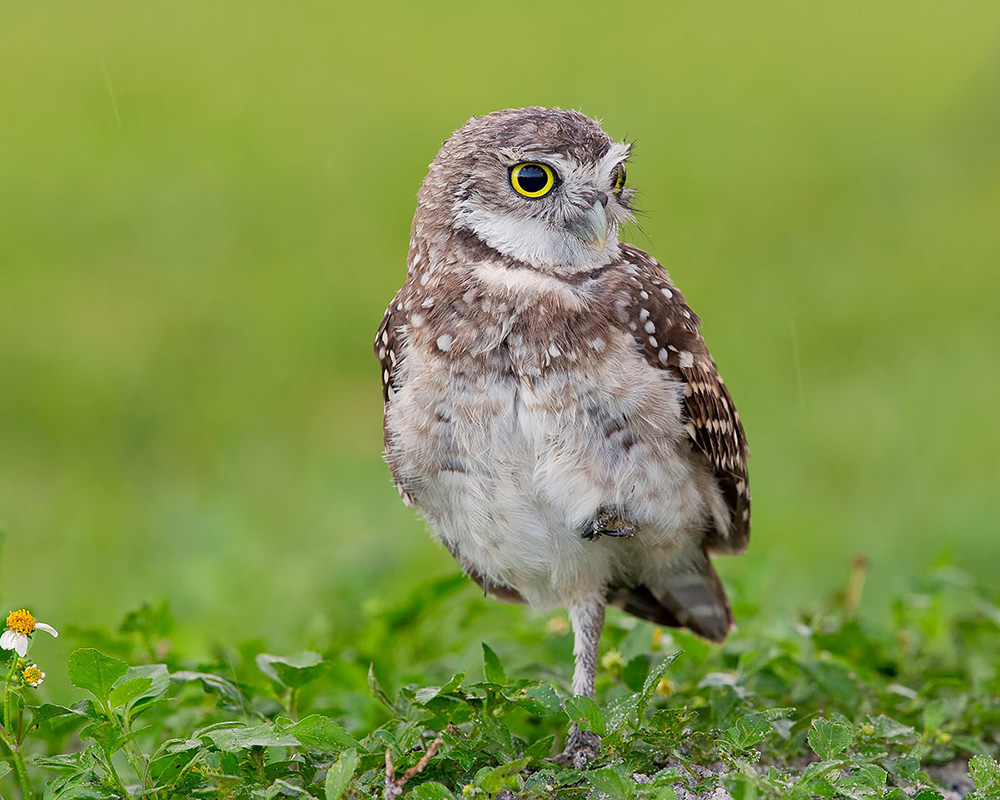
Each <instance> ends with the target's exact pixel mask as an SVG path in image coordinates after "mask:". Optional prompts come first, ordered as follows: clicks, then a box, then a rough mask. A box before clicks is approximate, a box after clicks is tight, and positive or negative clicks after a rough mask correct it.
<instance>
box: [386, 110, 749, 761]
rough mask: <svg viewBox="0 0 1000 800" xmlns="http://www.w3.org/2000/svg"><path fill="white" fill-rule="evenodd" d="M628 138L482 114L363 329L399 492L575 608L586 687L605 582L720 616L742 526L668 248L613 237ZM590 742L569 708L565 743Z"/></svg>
mask: <svg viewBox="0 0 1000 800" xmlns="http://www.w3.org/2000/svg"><path fill="white" fill-rule="evenodd" d="M629 149H630V148H629V145H627V144H624V143H621V142H617V141H615V140H613V139H612V138H611V137H610V136H608V135H607V134H606V133H605V132H604V131H603V130H602V129H601V127H600V125H599V124H598V123H597V122H595V121H594V120H592V119H590V118H589V117H587V116H585V115H583V114H581V113H579V112H576V111H564V110H561V109H547V108H523V109H513V110H505V111H497V112H495V113H492V114H488V115H486V116H482V117H473V118H472V119H470V120H469V121H468V122H467V123H465V125H463V126H462V127H461V128H459V129H458V130H457V131H456V132H455V133H454V134H453V135H452V136H451V137H450V138H449V139H448V140H447V141H446V142H445V143H444V145H443V146H442V147H441V150H440V152H439V153H438V154H437V156H436V158H435V159H434V161H433V162H432V163H431V165H430V168H429V171H428V173H427V177H426V178H425V179H424V182H423V184H422V186H421V188H420V191H419V194H418V202H417V209H416V213H415V215H414V218H413V228H412V236H411V239H410V246H409V254H408V258H407V276H406V282H405V283H404V284H403V286H402V288H401V289H400V290H399V292H398V293H397V294H396V296H395V297H394V298H393V300H392V302H391V303H390V304H389V307H388V309H387V310H386V312H385V316H384V318H383V320H382V324H381V325H380V327H379V329H378V333H377V335H376V341H375V352H376V355H377V356H378V359H379V362H380V364H381V368H382V389H383V399H384V403H385V418H384V419H385V422H384V440H385V456H386V460H387V462H388V464H389V468H390V470H391V472H392V477H393V480H394V482H395V484H396V487H397V489H398V490H399V494H400V496H401V497H402V499H403V502H404V503H406V504H407V505H408V506H411V507H414V508H418V509H420V510H421V512H422V513H423V515H424V517H425V518H426V520H427V522H428V523H429V524H430V527H431V528H432V530H433V531H434V534H435V535H436V537H437V538H438V539H439V540H440V541H441V542H442V543H443V544H444V546H445V547H446V548H447V549H448V550H449V551H450V552H451V554H452V555H453V556H454V557H455V559H456V560H457V561H458V563H459V564H460V565H461V566H462V568H463V569H464V570H465V572H466V573H467V574H468V576H469V577H470V578H472V579H473V580H474V581H476V583H478V584H479V585H480V586H481V587H482V588H483V589H484V590H485V592H487V593H489V594H491V595H493V596H495V597H497V598H499V599H500V600H505V601H509V602H524V603H528V604H530V605H532V606H535V607H538V608H552V607H564V608H566V609H567V613H568V615H569V619H570V623H571V625H572V629H573V635H574V647H573V655H574V662H575V663H574V670H573V679H572V691H573V693H574V694H578V695H585V696H587V697H593V695H594V682H595V676H596V671H597V654H598V643H599V640H600V636H601V630H602V627H603V625H604V614H605V608H606V606H607V605H608V604H611V605H614V606H617V607H619V608H621V609H624V610H625V611H626V612H628V613H630V614H634V615H635V616H637V617H640V618H642V619H645V620H650V621H652V622H654V623H656V624H659V625H668V626H674V627H683V628H688V629H690V630H691V631H693V632H694V633H696V634H698V635H699V636H702V637H704V638H705V639H708V640H711V641H714V642H717V641H721V640H722V639H723V638H725V636H726V634H727V633H728V631H729V630H730V628H731V627H732V624H733V617H732V612H731V611H730V607H729V603H728V601H727V599H726V594H725V591H724V590H723V587H722V584H721V582H720V580H719V578H718V576H717V574H716V572H715V570H714V568H713V566H712V563H711V561H710V560H709V556H710V555H715V554H722V553H742V552H743V551H744V550H745V549H746V546H747V542H748V539H749V528H750V491H749V486H748V481H747V467H746V461H747V456H748V449H747V443H746V437H745V435H744V431H743V426H742V423H741V422H740V418H739V415H738V414H737V413H736V407H735V405H734V404H733V401H732V398H731V397H730V395H729V392H728V390H727V389H726V386H725V384H723V382H722V378H721V377H720V376H719V372H718V370H717V368H716V365H715V362H714V361H713V359H712V357H711V356H710V355H709V352H708V349H707V347H706V345H705V342H704V340H703V339H702V337H701V334H700V333H699V326H700V321H699V319H698V317H697V316H696V315H695V313H694V311H692V310H691V308H690V307H689V306H688V305H687V303H686V301H685V299H684V296H683V295H682V294H681V292H680V291H679V290H678V289H677V287H676V286H675V285H674V284H673V282H672V281H671V279H670V276H669V275H668V274H667V272H666V270H664V268H663V267H662V266H661V265H660V264H659V263H658V262H657V261H656V260H655V259H654V258H652V257H651V256H650V255H648V254H647V253H645V252H643V251H642V250H640V249H639V248H637V247H634V246H633V245H630V244H625V243H622V242H621V241H620V240H619V233H620V231H621V230H622V227H623V226H625V225H627V224H628V223H630V222H632V221H633V210H632V201H633V197H634V190H633V189H631V188H629V186H628V185H627V182H626V172H625V165H626V161H627V160H628V156H629ZM598 747H599V740H598V739H597V737H596V736H595V735H594V734H593V733H590V732H586V731H581V730H579V729H578V728H576V727H575V726H571V728H570V731H569V734H568V737H567V742H566V750H565V752H564V754H563V757H564V759H565V760H567V761H569V762H570V763H574V764H576V765H582V764H585V763H586V762H587V761H588V760H589V759H590V758H592V757H593V756H594V755H595V754H596V752H597V749H598Z"/></svg>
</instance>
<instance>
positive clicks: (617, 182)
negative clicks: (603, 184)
mask: <svg viewBox="0 0 1000 800" xmlns="http://www.w3.org/2000/svg"><path fill="white" fill-rule="evenodd" d="M612 177H613V178H614V188H613V189H612V191H614V193H615V194H621V191H622V189H624V188H625V165H624V164H619V165H618V166H617V167H615V171H614V175H613V176H612Z"/></svg>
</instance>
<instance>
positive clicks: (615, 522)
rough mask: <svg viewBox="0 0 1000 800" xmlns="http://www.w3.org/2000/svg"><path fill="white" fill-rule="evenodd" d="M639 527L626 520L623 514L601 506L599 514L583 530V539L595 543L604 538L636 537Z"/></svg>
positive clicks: (598, 510)
mask: <svg viewBox="0 0 1000 800" xmlns="http://www.w3.org/2000/svg"><path fill="white" fill-rule="evenodd" d="M638 530H639V526H638V525H636V524H635V523H634V522H632V521H630V520H627V519H625V517H623V516H622V515H621V514H619V513H618V512H617V511H615V510H614V509H612V508H608V507H607V506H601V507H600V508H599V509H597V513H596V514H594V516H593V518H592V519H591V520H590V522H588V523H587V524H586V525H585V526H584V529H583V538H584V539H589V540H591V541H593V540H594V539H600V538H601V537H602V536H615V537H619V538H620V537H628V536H635V534H636V531H638Z"/></svg>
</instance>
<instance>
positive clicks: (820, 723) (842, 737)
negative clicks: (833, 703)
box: [808, 719, 854, 761]
mask: <svg viewBox="0 0 1000 800" xmlns="http://www.w3.org/2000/svg"><path fill="white" fill-rule="evenodd" d="M853 738H854V737H853V735H852V734H851V729H850V728H848V727H847V726H846V725H842V724H841V723H839V722H834V721H832V720H827V719H814V720H813V724H812V727H811V728H810V729H809V735H808V739H809V746H810V747H811V748H812V749H813V752H815V753H816V755H818V756H819V757H820V758H822V759H823V760H824V761H830V760H832V759H835V758H838V757H839V756H840V755H841V753H843V752H844V751H845V750H847V748H848V747H850V746H851V742H852V741H853Z"/></svg>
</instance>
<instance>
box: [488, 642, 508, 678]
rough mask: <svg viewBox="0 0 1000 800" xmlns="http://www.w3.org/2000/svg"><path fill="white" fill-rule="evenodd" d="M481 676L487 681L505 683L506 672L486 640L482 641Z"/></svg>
mask: <svg viewBox="0 0 1000 800" xmlns="http://www.w3.org/2000/svg"><path fill="white" fill-rule="evenodd" d="M483 677H485V679H486V682H487V683H496V684H498V685H500V686H504V685H506V683H507V673H506V672H504V670H503V664H501V663H500V659H499V658H497V654H496V653H494V652H493V651H492V650H491V649H490V646H489V645H488V644H486V642H483Z"/></svg>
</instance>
